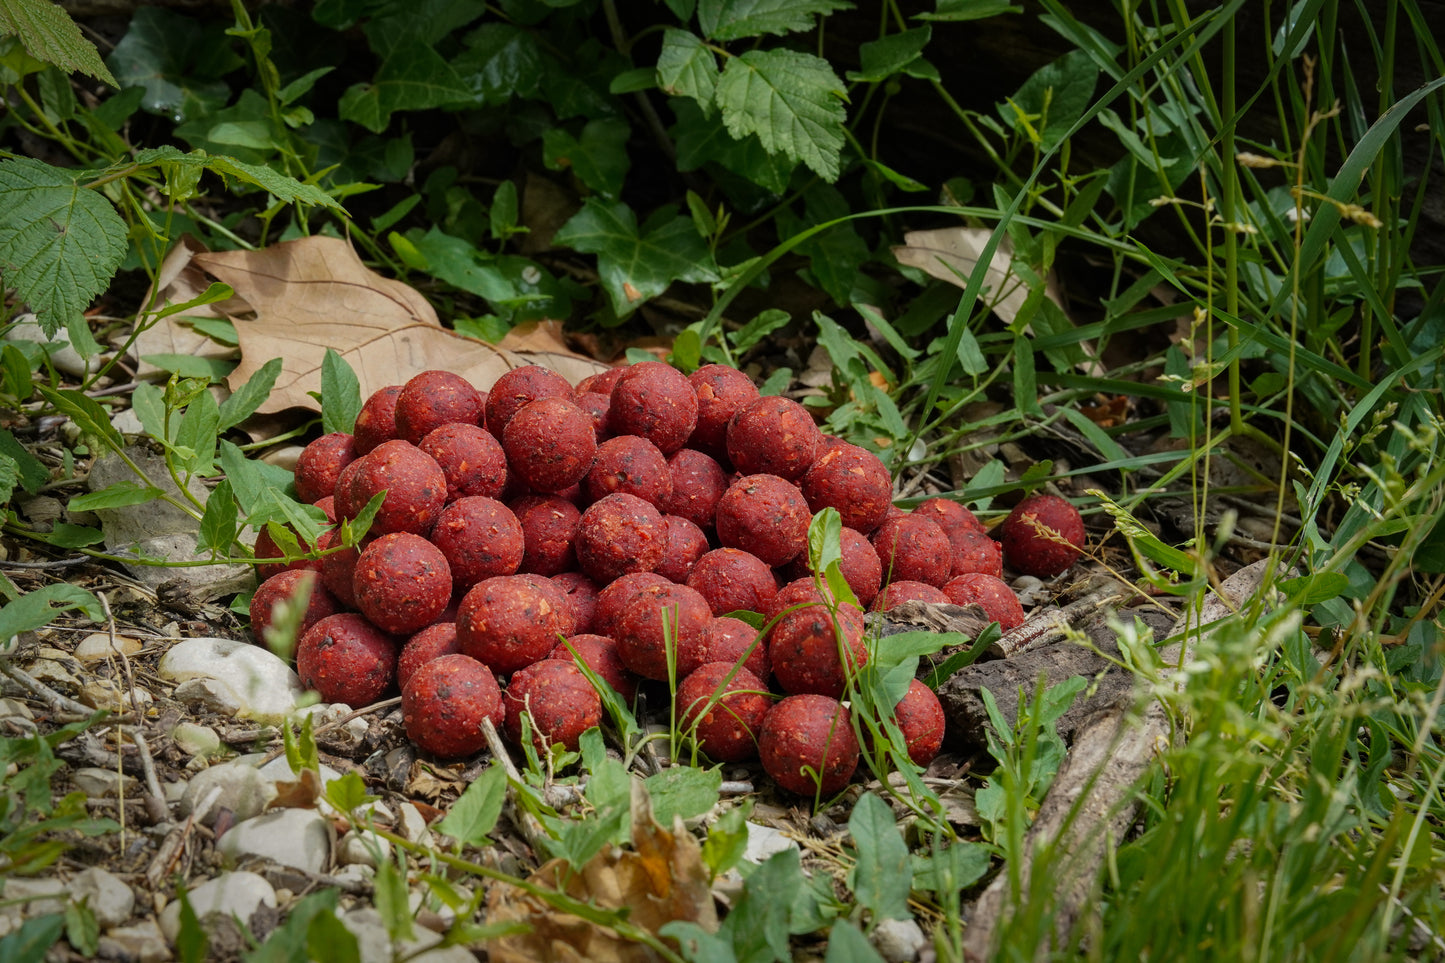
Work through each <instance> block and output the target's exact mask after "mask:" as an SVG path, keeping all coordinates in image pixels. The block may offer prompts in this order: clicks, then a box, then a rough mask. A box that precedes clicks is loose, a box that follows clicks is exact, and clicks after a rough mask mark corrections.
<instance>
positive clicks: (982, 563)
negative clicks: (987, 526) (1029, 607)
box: [948, 530, 1003, 578]
mask: <svg viewBox="0 0 1445 963" xmlns="http://www.w3.org/2000/svg"><path fill="white" fill-rule="evenodd" d="M951 541H952V542H953V568H951V569H950V570H949V573H948V574H949V576H950V577H953V576H958V575H967V574H969V573H972V572H979V573H982V574H984V575H992V576H993V577H994V578H1003V551H1002V550H1001V549H1000V548H999V544H998V542H995V541H994V540H993V539H991V538H989V537H988V536H987V535H985V534H983V533H982V532H975V531H969V530H965V531H961V532H959V533H958V534H957V535H955V536H953V537H952V539H951Z"/></svg>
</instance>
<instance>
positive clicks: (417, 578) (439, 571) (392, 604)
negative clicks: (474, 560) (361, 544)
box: [351, 532, 452, 635]
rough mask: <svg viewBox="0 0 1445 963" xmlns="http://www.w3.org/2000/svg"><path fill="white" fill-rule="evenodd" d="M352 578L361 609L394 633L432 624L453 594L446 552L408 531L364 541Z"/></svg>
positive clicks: (373, 620)
mask: <svg viewBox="0 0 1445 963" xmlns="http://www.w3.org/2000/svg"><path fill="white" fill-rule="evenodd" d="M351 583H352V591H353V594H355V596H356V607H357V608H358V609H360V610H361V614H362V615H365V616H366V617H367V618H368V619H370V620H371V622H372V624H373V625H375V626H377V627H378V628H380V629H384V630H385V631H387V632H391V633H392V634H394V635H407V634H409V633H412V632H415V631H416V630H417V629H420V628H423V627H424V626H428V625H431V624H432V623H433V622H435V621H436V620H437V616H439V615H441V614H442V610H443V609H445V608H446V607H447V602H449V601H451V597H452V571H451V566H450V565H448V564H447V558H446V556H445V555H443V554H442V551H441V549H439V548H437V547H436V546H435V545H433V544H432V543H431V542H429V541H427V540H426V539H424V538H422V537H421V536H420V535H413V534H411V533H410V532H393V533H391V534H390V535H383V536H381V537H380V538H378V539H377V540H376V541H374V542H372V543H371V544H370V545H368V546H366V548H365V549H363V550H362V552H361V557H360V558H359V559H357V562H356V569H355V571H354V572H353V573H352V576H351Z"/></svg>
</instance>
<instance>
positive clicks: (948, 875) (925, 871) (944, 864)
mask: <svg viewBox="0 0 1445 963" xmlns="http://www.w3.org/2000/svg"><path fill="white" fill-rule="evenodd" d="M992 863H993V856H992V854H990V853H989V851H988V847H986V846H984V845H982V844H980V843H969V842H964V841H962V840H960V841H958V842H955V843H953V844H952V845H950V846H948V847H947V848H945V849H942V850H940V851H938V852H937V853H934V854H933V855H931V856H921V855H915V856H914V857H913V888H914V889H919V890H923V891H924V892H928V893H936V894H938V895H939V896H940V897H942V898H944V899H948V898H951V897H954V898H956V894H957V893H958V892H959V891H960V890H962V889H966V888H967V887H969V886H972V885H973V884H974V883H976V882H978V881H979V880H981V879H983V874H984V873H987V872H988V868H989V866H990V865H992Z"/></svg>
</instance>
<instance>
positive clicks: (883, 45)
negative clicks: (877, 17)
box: [848, 25, 937, 83]
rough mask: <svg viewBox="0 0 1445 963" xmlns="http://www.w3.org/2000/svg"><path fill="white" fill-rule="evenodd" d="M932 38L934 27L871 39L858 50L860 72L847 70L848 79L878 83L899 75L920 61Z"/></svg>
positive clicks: (917, 28)
mask: <svg viewBox="0 0 1445 963" xmlns="http://www.w3.org/2000/svg"><path fill="white" fill-rule="evenodd" d="M931 39H933V28H932V27H931V26H927V25H925V26H922V27H914V28H913V29H912V30H904V31H903V32H901V33H891V34H889V35H888V36H886V37H880V38H879V39H877V40H870V41H869V42H868V43H865V44H863V45H862V46H860V47H859V48H858V59H859V61H860V65H859V69H858V70H850V71H848V79H849V80H855V81H863V82H865V83H879V82H881V81H884V80H887V79H888V78H889V77H892V76H893V75H894V74H897V73H902V72H903V71H904V70H905V68H908V67H911V66H912V65H914V64H915V63H916V62H917V61H919V60H921V59H922V54H923V48H924V47H926V46H928V41H929V40H931ZM934 73H935V74H936V73H937V71H934Z"/></svg>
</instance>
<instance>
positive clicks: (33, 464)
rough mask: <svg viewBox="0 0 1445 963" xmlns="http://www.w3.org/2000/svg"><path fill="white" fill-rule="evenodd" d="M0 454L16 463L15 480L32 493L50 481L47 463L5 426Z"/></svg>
mask: <svg viewBox="0 0 1445 963" xmlns="http://www.w3.org/2000/svg"><path fill="white" fill-rule="evenodd" d="M0 455H4V456H5V457H7V458H9V459H10V461H11V462H12V463H14V465H15V471H16V478H15V481H16V482H17V483H19V485H20V487H22V488H24V489H25V490H26V491H27V492H30V493H31V494H32V495H33V494H34V493H35V492H37V491H39V489H40V486H41V485H44V484H45V483H46V482H48V481H50V469H48V468H46V467H45V463H44V462H42V461H41V460H40V459H39V458H36V457H35V456H34V455H32V454H31V453H30V452H29V450H28V449H26V447H25V446H24V445H22V444H20V442H19V441H17V440H16V438H15V436H14V435H13V434H11V433H10V431H9V430H8V429H5V428H0Z"/></svg>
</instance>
